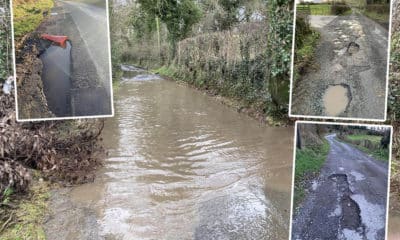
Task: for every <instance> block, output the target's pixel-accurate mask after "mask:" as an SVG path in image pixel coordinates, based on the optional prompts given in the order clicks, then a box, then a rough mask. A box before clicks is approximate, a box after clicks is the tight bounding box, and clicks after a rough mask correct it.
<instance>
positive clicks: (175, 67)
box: [111, 0, 292, 118]
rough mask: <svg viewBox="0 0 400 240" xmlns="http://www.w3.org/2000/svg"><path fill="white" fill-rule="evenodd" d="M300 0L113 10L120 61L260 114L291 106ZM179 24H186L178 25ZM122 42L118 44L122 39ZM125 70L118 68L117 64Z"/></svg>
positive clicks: (148, 4) (216, 0)
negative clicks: (295, 8)
mask: <svg viewBox="0 0 400 240" xmlns="http://www.w3.org/2000/svg"><path fill="white" fill-rule="evenodd" d="M291 4H292V2H291V1H275V0H274V1H269V2H268V3H267V1H265V0H250V1H244V0H202V1H193V0H185V1H159V0H153V1H144V0H143V1H138V2H137V3H133V4H131V5H129V7H126V6H124V7H118V6H113V7H112V13H111V16H112V18H114V20H113V19H111V21H112V22H113V21H115V22H116V21H117V19H118V20H119V19H121V16H126V19H127V20H126V21H124V22H120V23H118V25H116V26H114V27H113V28H112V29H111V31H112V39H113V46H112V48H113V59H118V60H117V62H124V63H131V64H134V65H137V66H141V67H145V68H150V69H153V70H154V69H158V71H157V72H159V73H164V72H165V73H166V75H169V76H171V77H172V78H173V79H176V80H180V81H185V82H187V83H189V84H191V85H193V86H195V87H197V88H199V89H203V90H206V91H208V92H209V93H212V94H218V95H221V96H225V97H229V98H232V99H235V100H238V101H241V102H242V105H243V107H244V108H250V109H254V110H255V111H256V112H258V113H260V114H259V115H263V116H264V117H265V116H266V115H269V116H273V117H275V118H284V116H285V115H286V112H287V108H288V106H287V105H288V97H289V96H288V92H289V72H290V55H291V41H292V5H291ZM177 23H179V24H177ZM114 39H115V41H114ZM116 68H118V66H117V67H116Z"/></svg>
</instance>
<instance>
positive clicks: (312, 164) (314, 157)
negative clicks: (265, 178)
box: [293, 140, 330, 209]
mask: <svg viewBox="0 0 400 240" xmlns="http://www.w3.org/2000/svg"><path fill="white" fill-rule="evenodd" d="M329 149H330V147H329V143H328V141H326V140H324V143H323V144H321V145H316V146H313V147H305V148H303V149H296V167H295V172H294V196H293V209H296V208H297V207H298V205H299V204H300V203H301V202H302V201H303V199H304V197H305V194H306V191H305V190H306V188H307V187H308V186H307V185H308V183H309V182H310V181H311V180H312V179H313V178H315V177H317V176H318V174H319V172H320V170H321V168H322V166H323V165H324V163H325V160H326V157H327V155H328V152H329Z"/></svg>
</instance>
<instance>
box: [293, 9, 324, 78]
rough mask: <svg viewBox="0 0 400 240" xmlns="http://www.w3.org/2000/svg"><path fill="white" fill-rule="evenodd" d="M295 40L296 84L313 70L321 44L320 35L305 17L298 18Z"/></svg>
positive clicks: (294, 74)
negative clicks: (316, 52) (317, 50)
mask: <svg viewBox="0 0 400 240" xmlns="http://www.w3.org/2000/svg"><path fill="white" fill-rule="evenodd" d="M295 38H296V39H295V52H294V62H295V66H294V69H293V70H294V73H293V76H294V77H293V79H294V84H296V82H297V81H298V79H299V78H301V76H302V75H304V74H305V73H307V71H308V69H310V68H311V69H312V68H313V64H314V61H315V50H316V46H317V44H318V43H319V39H320V33H319V32H318V31H316V30H314V29H312V28H311V26H310V24H309V23H308V21H307V20H306V19H305V17H302V16H297V18H296V36H295ZM314 68H315V67H314Z"/></svg>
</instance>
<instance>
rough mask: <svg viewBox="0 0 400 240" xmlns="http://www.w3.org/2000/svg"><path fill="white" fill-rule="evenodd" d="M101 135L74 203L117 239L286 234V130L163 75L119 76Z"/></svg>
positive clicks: (289, 133)
mask: <svg viewBox="0 0 400 240" xmlns="http://www.w3.org/2000/svg"><path fill="white" fill-rule="evenodd" d="M115 112H116V115H115V118H113V119H108V120H107V122H106V128H105V130H104V133H103V138H104V141H105V146H106V148H107V149H109V156H108V159H107V160H106V163H105V167H104V169H103V170H102V172H101V174H99V176H98V177H97V180H96V182H95V183H93V184H87V185H84V186H81V187H78V188H76V189H75V191H74V196H75V197H74V200H75V201H79V202H85V203H89V204H91V207H92V208H94V209H95V210H96V212H97V213H98V215H99V220H98V222H99V223H100V225H101V229H102V233H103V235H110V234H112V235H113V236H115V237H117V238H121V239H193V238H195V239H227V238H230V239H254V238H258V239H261V238H264V239H278V238H279V239H284V238H287V236H288V226H289V212H288V209H289V207H290V183H291V162H292V132H293V129H292V128H270V127H265V126H259V125H258V124H257V122H256V121H254V120H252V119H250V118H248V117H247V116H243V115H240V114H238V113H236V112H235V111H233V110H232V109H230V108H228V107H226V106H223V105H221V104H219V103H217V102H215V100H213V99H210V98H209V97H208V96H205V95H204V94H202V93H200V92H197V91H195V90H193V89H190V88H188V87H186V86H180V85H177V84H176V83H174V82H170V81H166V80H160V79H158V80H152V81H125V82H123V83H122V85H121V86H120V87H119V88H118V89H117V90H116V92H115Z"/></svg>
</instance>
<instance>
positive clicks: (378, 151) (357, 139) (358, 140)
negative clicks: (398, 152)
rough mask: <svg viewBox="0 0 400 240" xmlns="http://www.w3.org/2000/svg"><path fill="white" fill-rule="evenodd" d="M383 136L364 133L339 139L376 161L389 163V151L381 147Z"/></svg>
mask: <svg viewBox="0 0 400 240" xmlns="http://www.w3.org/2000/svg"><path fill="white" fill-rule="evenodd" d="M383 138H384V136H380V135H368V134H365V133H356V134H349V135H346V136H345V137H344V138H341V139H342V140H344V141H347V142H349V143H350V144H352V145H353V146H355V147H356V148H358V149H359V150H361V151H363V152H365V153H367V154H368V155H372V156H373V157H374V158H376V159H377V160H381V161H384V162H388V161H389V151H390V149H389V148H388V146H386V147H385V146H382V140H383Z"/></svg>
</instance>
